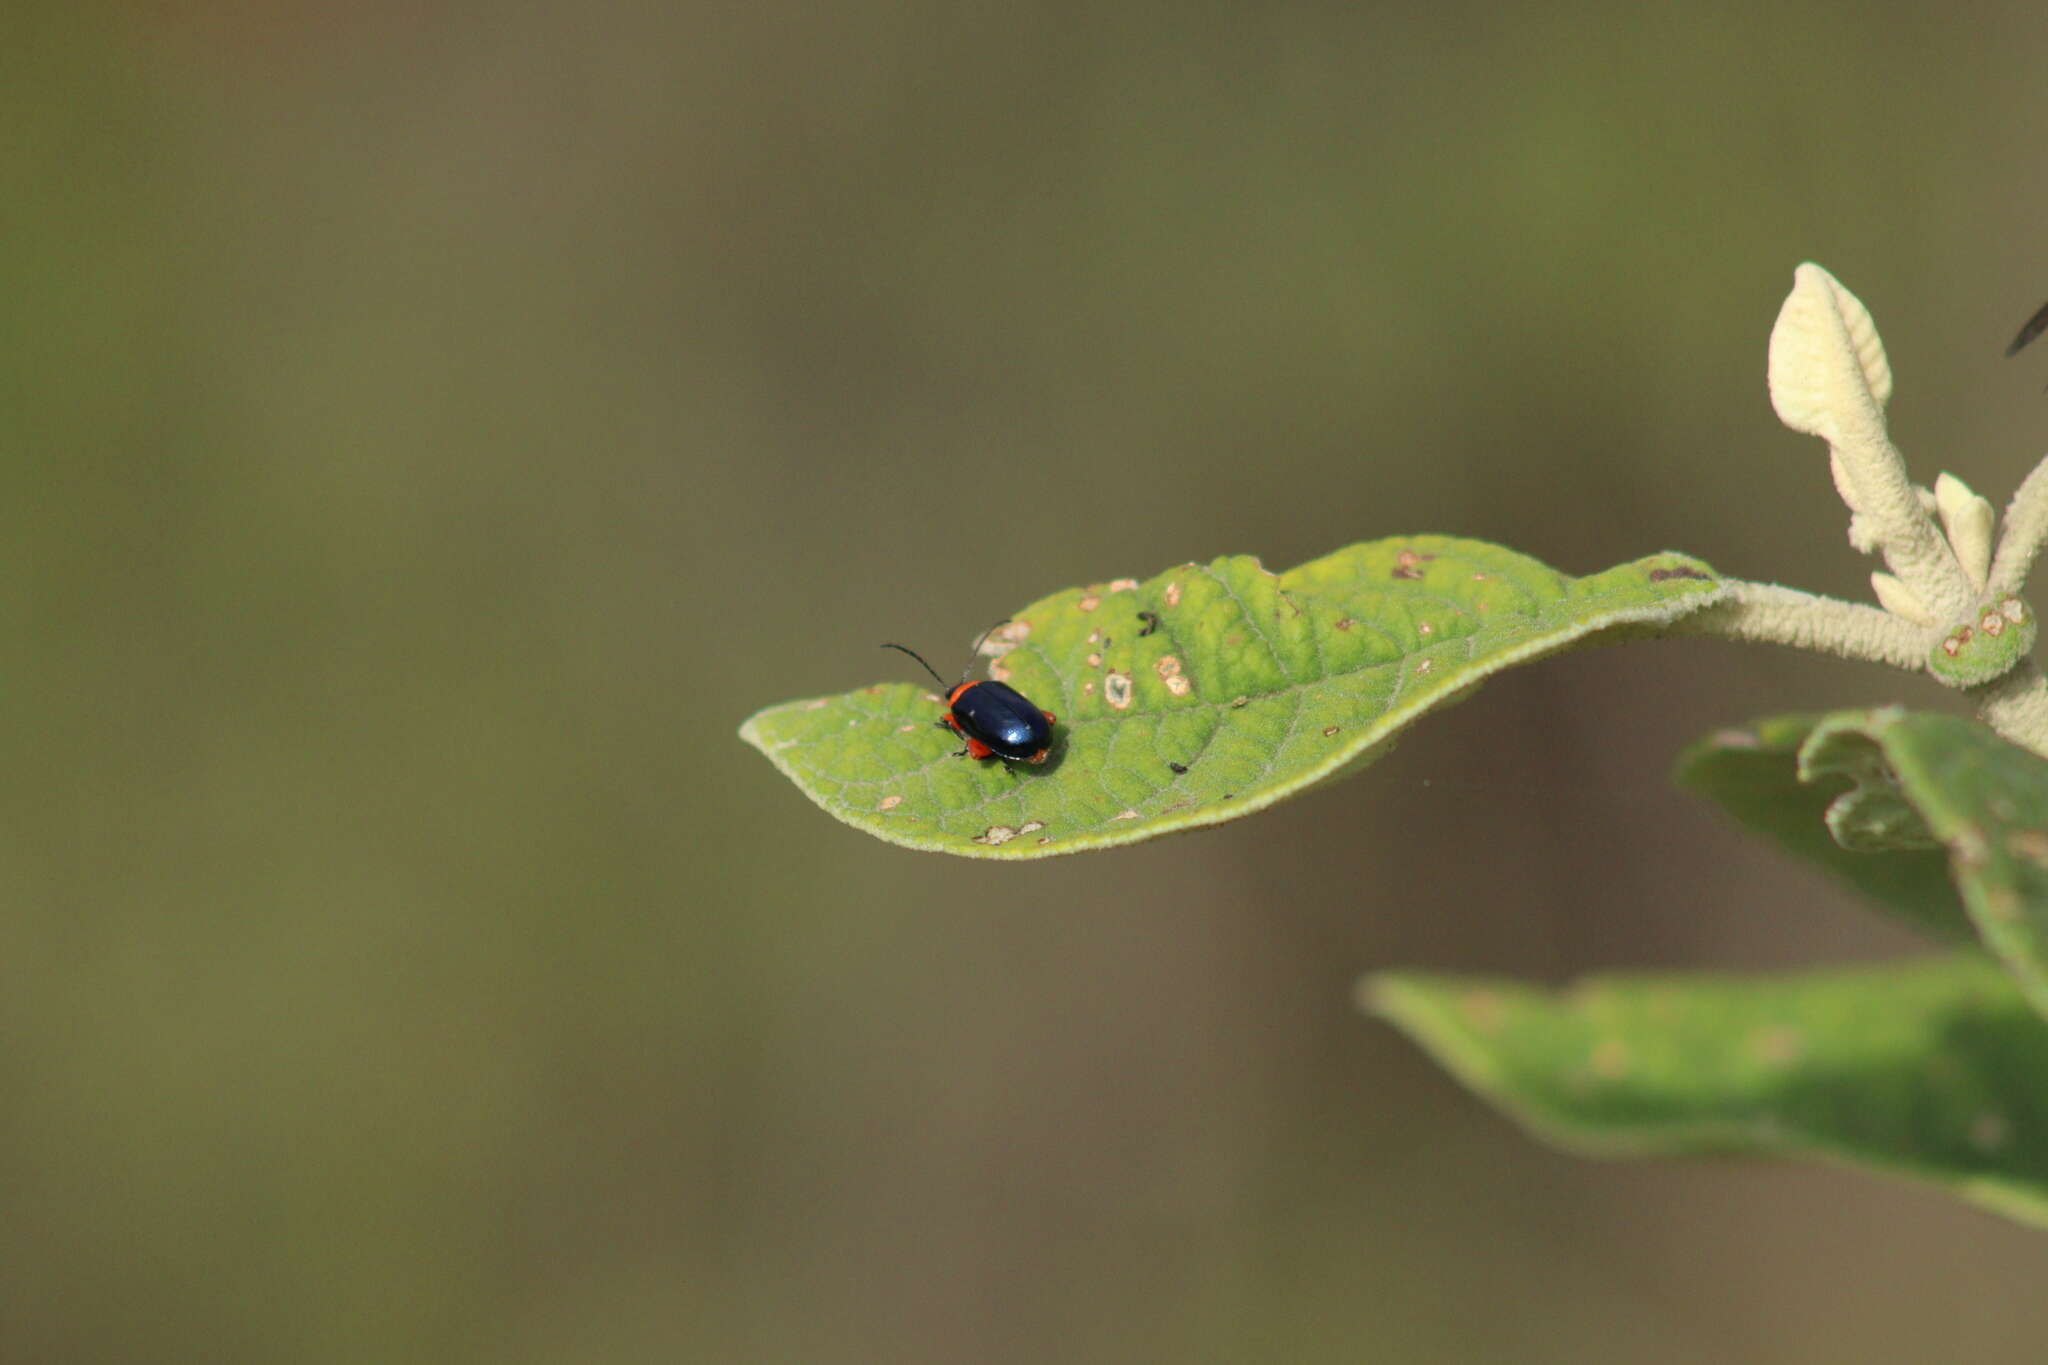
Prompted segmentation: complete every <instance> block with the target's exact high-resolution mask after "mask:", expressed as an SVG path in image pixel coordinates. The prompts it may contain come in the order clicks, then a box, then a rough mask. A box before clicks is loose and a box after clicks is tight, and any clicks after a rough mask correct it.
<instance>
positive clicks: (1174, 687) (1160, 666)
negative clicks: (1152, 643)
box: [1152, 654, 1193, 697]
mask: <svg viewBox="0 0 2048 1365" xmlns="http://www.w3.org/2000/svg"><path fill="white" fill-rule="evenodd" d="M1152 671H1153V672H1155V673H1157V674H1158V675H1159V681H1161V682H1163V683H1165V684H1166V690H1167V691H1169V692H1171V693H1173V695H1174V696H1176V697H1185V696H1186V695H1187V694H1188V692H1189V690H1190V688H1191V687H1192V686H1193V685H1192V684H1191V683H1190V682H1189V681H1188V680H1187V679H1186V678H1185V677H1183V676H1181V671H1180V660H1179V659H1177V658H1175V657H1174V656H1173V655H1171V654H1162V655H1161V656H1160V657H1159V662H1158V663H1156V664H1153V665H1152Z"/></svg>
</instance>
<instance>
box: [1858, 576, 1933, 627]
mask: <svg viewBox="0 0 2048 1365" xmlns="http://www.w3.org/2000/svg"><path fill="white" fill-rule="evenodd" d="M1870 590H1871V591H1872V592H1874V593H1876V594H1877V602H1878V605H1879V606H1881V607H1883V608H1884V609H1885V610H1886V611H1888V612H1890V613H1891V614H1892V615H1894V616H1902V617H1904V618H1905V619H1906V620H1908V621H1911V622H1912V623H1913V624H1915V625H1919V626H1936V625H1939V624H1941V623H1940V622H1939V621H1938V620H1936V619H1935V615H1934V613H1933V612H1931V611H1929V610H1928V609H1927V604H1926V603H1925V602H1922V601H1921V600H1920V596H1919V594H1918V593H1915V592H1914V591H1913V590H1912V589H1911V588H1909V587H1907V586H1906V585H1905V584H1904V583H1901V582H1900V581H1899V580H1898V579H1896V578H1894V577H1893V576H1892V575H1890V574H1888V573H1886V572H1884V571H1883V570H1882V569H1880V570H1878V571H1877V572H1876V573H1873V574H1872V575H1870Z"/></svg>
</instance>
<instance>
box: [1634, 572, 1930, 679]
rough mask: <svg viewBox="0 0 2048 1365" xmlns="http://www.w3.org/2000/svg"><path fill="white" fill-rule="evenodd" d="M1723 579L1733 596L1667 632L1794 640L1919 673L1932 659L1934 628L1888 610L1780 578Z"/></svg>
mask: <svg viewBox="0 0 2048 1365" xmlns="http://www.w3.org/2000/svg"><path fill="white" fill-rule="evenodd" d="M1722 581H1723V582H1725V583H1727V584H1728V587H1729V588H1730V590H1731V596H1730V597H1729V599H1728V600H1726V601H1723V602H1718V603H1716V604H1715V605H1713V606H1711V607H1705V608H1702V609H1701V610H1699V611H1696V612H1694V613H1693V614H1692V615H1690V616H1684V617H1680V618H1679V619H1678V620H1676V621H1674V622H1672V623H1671V624H1670V625H1669V626H1667V627H1665V631H1666V633H1667V634H1672V635H1718V636H1721V637H1722V638H1724V639H1729V640H1759V641H1762V642H1764V643H1766V644H1774V645H1792V646H1795V647H1796V648H1799V649H1810V650H1813V651H1814V652H1816V653H1820V654H1834V655H1838V656H1839V657H1841V658H1844V659H1863V660H1867V661H1869V662H1871V663H1880V664H1890V665H1891V666H1892V667H1894V668H1904V669H1909V670H1911V671H1913V672H1916V673H1917V672H1919V671H1920V670H1921V668H1922V667H1924V666H1925V664H1926V662H1927V651H1928V649H1929V647H1930V646H1931V645H1932V643H1933V638H1934V635H1933V632H1931V631H1929V630H1927V629H1925V628H1924V627H1920V626H1916V625H1914V624H1912V623H1911V622H1910V621H1907V620H1905V619H1903V618H1901V617H1897V616H1894V615H1892V614H1891V613H1890V612H1888V611H1882V610H1879V609H1878V608H1876V607H1866V606H1862V605H1860V604H1858V603H1855V602H1844V601H1841V600H1840V599H1839V598H1834V597H1818V596H1815V595H1814V594H1813V593H1808V592H1800V591H1799V590H1798V589H1796V588H1785V587H1780V586H1778V585H1777V584H1775V583H1749V582H1745V581H1744V580H1742V579H1739V578H1730V579H1724V580H1722Z"/></svg>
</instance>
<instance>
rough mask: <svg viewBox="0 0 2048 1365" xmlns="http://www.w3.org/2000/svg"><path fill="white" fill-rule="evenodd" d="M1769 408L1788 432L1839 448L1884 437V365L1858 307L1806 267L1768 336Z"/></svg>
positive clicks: (1888, 392) (1887, 384) (1872, 328)
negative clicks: (1847, 440)
mask: <svg viewBox="0 0 2048 1365" xmlns="http://www.w3.org/2000/svg"><path fill="white" fill-rule="evenodd" d="M1770 386H1771V406H1772V407H1773V408H1775V409H1776V410H1777V413H1778V419H1779V420H1780V421H1782V422H1783V423H1784V424H1785V425H1786V426H1788V427H1790V428H1792V429H1793V430H1794V431H1800V432H1805V433H1806V434H1807V435H1809V436H1819V437H1821V438H1823V439H1825V440H1826V441H1827V442H1828V443H1829V444H1831V445H1836V446H1840V445H1842V444H1843V443H1844V442H1843V439H1842V438H1843V437H1845V436H1853V435H1857V434H1864V435H1866V436H1867V435H1871V434H1874V435H1875V436H1876V437H1877V438H1878V439H1882V438H1883V436H1884V417H1883V411H1884V406H1885V404H1887V403H1889V402H1890V401H1891V396H1892V370H1891V363H1890V362H1889V361H1888V360H1886V359H1885V354H1884V343H1883V342H1882V341H1880V340H1879V339H1878V335H1877V325H1876V324H1875V323H1874V322H1872V321H1871V318H1870V313H1869V310H1867V309H1866V308H1864V306H1863V304H1862V301H1861V300H1859V299H1858V298H1857V297H1856V296H1855V295H1854V294H1851V293H1850V292H1849V291H1848V290H1847V289H1844V288H1843V287H1842V285H1841V282H1840V281H1838V280H1837V279H1836V278H1835V277H1834V276H1833V275H1830V274H1829V273H1828V272H1827V271H1825V270H1823V269H1821V268H1820V267H1819V266H1817V265H1814V264H1812V263H1810V262H1809V263H1808V264H1805V265H1802V266H1800V267H1799V268H1798V269H1797V270H1795V271H1793V272H1792V292H1791V293H1790V294H1787V295H1786V296H1785V303H1784V306H1783V307H1782V308H1780V309H1779V310H1778V322H1777V325H1776V326H1775V327H1773V328H1772V329H1771V349H1770Z"/></svg>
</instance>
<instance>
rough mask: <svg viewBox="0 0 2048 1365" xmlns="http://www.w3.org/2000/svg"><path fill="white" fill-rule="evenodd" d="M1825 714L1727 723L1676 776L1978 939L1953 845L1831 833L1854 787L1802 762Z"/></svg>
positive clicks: (1848, 879) (1905, 914)
mask: <svg viewBox="0 0 2048 1365" xmlns="http://www.w3.org/2000/svg"><path fill="white" fill-rule="evenodd" d="M1823 719H1824V717H1822V716H1820V715H1795V716H1774V717H1771V718H1769V719H1766V720H1759V721H1753V722H1751V723H1750V724H1748V725H1745V726H1741V727H1734V728H1730V729H1726V730H1721V731H1718V732H1716V733H1715V734H1712V735H1709V736H1707V737H1706V738H1704V739H1702V740H1700V741H1698V742H1697V743H1695V744H1693V745H1692V746H1691V747H1689V748H1688V749H1686V751H1685V752H1684V753H1683V754H1681V755H1680V756H1679V760H1678V764H1677V767H1676V770H1675V771H1674V773H1673V779H1674V780H1675V781H1676V782H1677V783H1678V784H1679V785H1680V786H1682V787H1684V788H1686V789H1687V790H1688V791H1691V792H1694V793H1696V794H1698V795H1700V796H1702V797H1705V798H1706V799H1708V800H1710V801H1712V802H1714V803H1715V804H1716V805H1718V806H1720V807H1721V809H1722V810H1723V811H1724V812H1726V813H1727V814H1728V815H1730V816H1731V817H1733V818H1734V820H1735V821H1736V822H1737V823H1739V824H1741V825H1742V826H1743V827H1744V828H1746V829H1748V830H1750V831H1752V832H1754V833H1757V834H1761V835H1763V836H1764V837H1765V838H1767V839H1770V840H1771V841H1772V842H1773V843H1775V844H1777V845H1778V846H1779V847H1780V848H1781V849H1783V850H1784V851H1786V852H1787V853H1790V854H1791V855H1792V856H1794V857H1795V858H1800V859H1802V860H1804V861H1807V862H1810V863H1814V864H1816V865H1817V866H1819V867H1820V868H1821V869H1822V870H1823V871H1824V872H1826V873H1827V874H1828V875H1829V876H1831V877H1833V878H1834V879H1836V880H1838V881H1840V882H1842V883H1843V884H1845V885H1847V886H1849V887H1851V888H1852V889H1854V890H1856V891H1858V892H1860V893H1862V894H1863V895H1865V896H1867V897H1869V898H1870V899H1871V900H1873V901H1875V902H1876V903H1877V904H1879V905H1880V906H1882V907H1884V908H1885V909H1887V910H1890V911H1892V912H1893V913H1895V914H1897V915H1899V916H1900V917H1901V918H1903V919H1905V920H1907V921H1909V922H1911V923H1912V924H1913V925H1914V926H1915V927H1917V928H1919V929H1921V930H1923V931H1924V932H1927V933H1929V934H1932V935H1933V936H1934V937H1936V938H1938V939H1941V940H1944V941H1951V942H1957V941H1968V940H1970V939H1973V938H1974V937H1975V936H1976V929H1975V927H1974V926H1973V925H1972V924H1971V922H1970V917H1969V914H1968V912H1967V911H1966V910H1964V908H1963V901H1962V897H1961V896H1960V895H1959V894H1958V893H1957V891H1956V887H1955V883H1954V882H1953V881H1952V880H1950V878H1949V870H1948V855H1947V853H1946V851H1945V850H1942V849H1940V848H1910V849H1893V850H1887V851H1883V852H1852V851H1851V850H1849V849H1847V848H1844V847H1843V846H1842V845H1841V844H1840V843H1838V842H1836V840H1835V838H1834V836H1833V835H1832V834H1831V833H1830V832H1829V828H1828V824H1827V816H1828V811H1829V809H1830V808H1831V807H1832V806H1833V805H1834V804H1835V802H1836V801H1837V799H1838V798H1839V797H1840V796H1841V795H1842V794H1843V793H1844V791H1845V787H1844V785H1843V783H1842V782H1840V781H1836V780H1833V779H1832V778H1822V779H1821V780H1802V779H1801V777H1800V773H1799V761H1798V760H1799V753H1800V750H1801V748H1802V747H1803V746H1804V745H1805V744H1806V742H1807V739H1808V737H1809V736H1811V735H1812V733H1813V732H1814V729H1815V728H1816V727H1817V726H1818V725H1820V724H1821V722H1822V720H1823Z"/></svg>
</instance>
